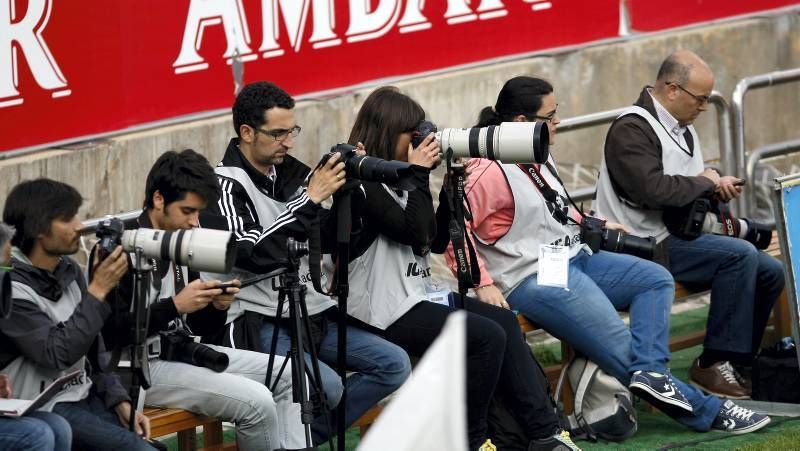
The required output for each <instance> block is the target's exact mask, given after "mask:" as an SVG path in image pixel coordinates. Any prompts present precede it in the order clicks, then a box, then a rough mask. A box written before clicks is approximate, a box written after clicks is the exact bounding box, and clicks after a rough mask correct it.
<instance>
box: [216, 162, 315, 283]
mask: <svg viewBox="0 0 800 451" xmlns="http://www.w3.org/2000/svg"><path fill="white" fill-rule="evenodd" d="M218 181H219V185H220V191H221V195H220V198H219V201H217V203H216V204H215V205H213V206H210V207H209V210H211V211H210V213H216V214H217V215H218V216H219V217H221V218H222V223H224V224H225V226H224V227H225V228H227V230H229V231H230V232H232V233H233V235H234V237H235V239H236V242H237V259H236V266H237V267H239V268H242V269H245V270H248V271H251V272H256V273H258V272H264V271H270V270H272V269H274V268H276V267H277V266H279V265H280V264H281V262H282V261H283V260H285V254H286V240H287V239H288V238H289V237H293V238H295V239H297V240H301V241H302V240H305V239H306V238H305V237H306V230H307V229H308V227H309V224H311V223H312V221H315V220H317V214H318V210H319V207H318V206H317V205H316V204H314V203H313V202H311V199H309V197H308V193H306V192H305V190H303V191H301V193H300V194H299V195H298V196H297V197H295V198H293V199H291V200H289V201H288V202H286V204H285V206H286V209H285V210H284V211H283V212H281V214H280V215H278V217H277V218H275V220H274V221H270V222H269V223H266V221H264V220H263V219H261V218H259V217H258V214H257V212H256V211H255V205H254V203H253V200H252V199H250V198H249V196H248V194H247V191H245V189H244V188H243V187H241V185H239V183H238V182H237V181H235V180H232V179H230V178H227V177H223V176H219V177H218ZM220 225H221V224H220Z"/></svg>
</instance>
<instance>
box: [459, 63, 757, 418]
mask: <svg viewBox="0 0 800 451" xmlns="http://www.w3.org/2000/svg"><path fill="white" fill-rule="evenodd" d="M557 107H558V103H557V99H556V96H555V93H554V91H553V87H552V85H550V83H548V82H547V81H545V80H542V79H540V78H533V77H524V76H522V77H516V78H512V79H511V80H508V81H507V82H506V83H505V85H504V86H503V88H502V89H501V91H500V93H499V95H498V97H497V102H496V104H495V106H494V107H486V108H484V109H483V110H482V111H481V114H480V119H479V123H478V126H479V127H484V126H488V125H498V124H500V123H501V122H509V121H515V122H527V121H534V120H540V121H545V122H546V123H547V125H548V129H549V132H550V143H551V144H552V143H553V142H554V138H555V134H556V125H558V123H559V118H558V113H557ZM468 167H469V168H470V170H471V174H472V175H471V177H470V178H469V180H468V182H467V186H466V194H467V200H468V201H469V205H470V207H471V211H472V221H471V223H469V224H468V227H469V228H470V229H471V230H472V233H473V236H474V237H475V241H476V247H477V249H478V253H479V260H480V266H481V270H482V271H481V274H482V278H481V282H480V284H479V286H478V288H476V289H475V293H476V294H477V296H478V297H479V298H480V299H481V300H482V301H483V302H485V303H487V304H492V305H496V306H501V307H505V308H512V309H515V310H517V311H519V312H520V313H522V314H524V315H525V316H526V317H528V318H530V319H531V320H532V321H534V322H535V323H536V324H538V325H539V326H540V327H542V328H544V329H545V330H547V331H548V332H550V333H551V334H552V335H554V336H556V337H559V338H560V339H562V340H565V341H566V342H567V343H569V344H570V345H572V346H573V347H575V348H576V349H577V350H578V351H579V352H581V353H582V354H584V355H586V357H587V358H589V359H590V360H592V361H594V362H596V363H597V364H598V365H599V366H600V368H602V369H603V370H605V371H606V372H608V373H609V374H611V375H612V376H614V377H616V378H617V379H618V380H619V381H620V382H622V383H623V384H625V385H627V386H629V387H630V388H631V390H632V391H634V392H635V393H636V394H637V395H639V396H641V397H642V398H644V399H646V400H647V401H648V402H650V403H652V404H654V405H655V406H656V407H658V408H660V409H662V410H664V411H665V412H666V413H667V414H669V415H670V416H672V417H673V418H675V419H676V420H678V421H679V422H681V423H683V424H685V425H687V426H689V427H691V428H693V429H695V430H698V431H707V430H709V429H711V428H712V427H713V428H715V429H722V430H727V431H729V432H735V433H743V432H750V431H751V430H755V429H758V428H760V427H763V426H764V425H766V424H767V423H768V422H769V418H768V417H766V416H764V415H759V414H754V412H752V411H749V410H747V409H742V408H740V407H738V406H735V405H734V404H733V403H732V402H730V401H729V402H727V403H725V405H723V403H722V401H721V400H720V399H719V398H716V397H713V396H706V395H704V394H703V393H702V392H700V391H699V390H698V389H697V388H695V387H692V386H690V385H687V384H685V383H684V382H682V381H680V380H678V379H676V378H674V377H672V376H671V375H670V373H669V370H668V369H667V362H668V361H669V357H670V354H669V347H668V341H669V315H670V307H671V305H672V298H673V295H674V290H675V289H674V282H673V280H672V276H670V274H669V273H668V272H667V271H666V270H665V269H664V268H663V267H661V266H660V265H658V264H656V263H653V262H650V261H647V260H643V259H640V258H637V257H633V256H630V255H624V254H618V253H613V252H607V251H600V252H595V253H592V252H591V250H589V248H588V246H586V245H585V244H584V243H582V240H581V226H580V225H579V223H580V222H581V218H582V217H583V214H582V213H581V212H578V211H576V210H575V209H573V208H568V206H569V204H570V202H569V200H568V198H567V194H566V191H565V188H564V187H563V186H562V183H561V181H560V179H559V177H558V174H557V171H556V169H555V161H554V160H553V159H552V155H551V156H550V159H549V161H548V162H547V163H546V164H542V165H537V164H531V165H515V164H501V163H499V162H494V161H489V160H483V159H473V160H471V161H470V162H469V165H468ZM536 175H539V176H541V178H542V179H544V181H545V185H549V186H544V187H543V186H542V184H541V183H535V178H536V177H535V176H536ZM553 190H554V191H555V192H556V193H555V195H554V194H553V193H552V191H553ZM605 226H606V227H607V228H609V229H611V228H614V229H623V227H622V226H621V225H619V224H612V223H606V224H605ZM547 252H558V253H560V254H561V256H562V257H568V262H567V258H563V259H562V260H561V261H560V262H559V261H558V259H554V258H553V259H545V260H544V261H540V260H539V256H540V255H546V253H547ZM448 257H449V258H448V260H449V261H450V266H451V270H452V269H454V265H453V264H452V257H450V256H449V255H448ZM561 265H563V266H561ZM551 270H553V272H554V273H555V274H560V275H561V277H548V276H549V275H550V274H546V273H550V272H551ZM551 274H552V273H551ZM547 279H549V280H547ZM618 310H619V311H628V312H629V314H630V328H628V327H627V326H626V325H625V323H624V322H623V321H622V319H620V317H619V314H618V313H617V311H618ZM765 417H766V420H764V418H765ZM731 421H733V422H735V427H734V428H732V427H731V426H730V425H731V424H733V423H731ZM734 429H735V430H734Z"/></svg>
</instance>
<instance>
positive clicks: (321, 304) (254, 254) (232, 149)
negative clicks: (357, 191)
mask: <svg viewBox="0 0 800 451" xmlns="http://www.w3.org/2000/svg"><path fill="white" fill-rule="evenodd" d="M233 123H234V127H235V129H236V134H237V135H238V137H237V138H233V139H231V141H230V144H229V145H228V148H227V150H226V152H225V155H224V156H223V158H222V161H221V162H220V163H219V165H218V166H217V167H216V169H215V171H216V173H217V175H218V177H219V184H220V186H221V188H222V197H221V199H220V201H219V202H218V203H217V204H216V205H213V206H212V208H210V210H213V211H214V212H215V213H217V214H218V215H220V216H219V217H217V218H214V217H210V216H209V217H205V216H204V217H203V218H202V219H201V221H203V225H204V226H205V225H206V222H205V221H209V222H208V224H209V225H211V223H212V222H213V221H215V220H219V218H220V217H221V219H222V222H223V224H222V227H223V228H226V229H228V230H230V231H231V232H233V233H234V236H235V238H236V242H237V245H238V255H237V258H236V271H237V273H238V274H243V277H249V276H251V275H253V274H265V273H268V272H270V271H272V270H274V269H276V268H281V267H286V265H287V263H288V262H287V245H286V243H287V239H288V238H289V237H292V238H295V239H297V240H299V241H305V240H306V238H307V237H308V236H309V235H310V234H312V233H313V231H314V230H315V229H316V228H319V229H320V232H321V233H323V234H325V233H328V234H331V233H335V231H336V227H335V224H336V218H335V214H333V213H332V212H331V211H330V210H327V209H324V208H322V207H321V205H320V204H321V203H322V202H323V201H324V200H326V199H328V198H329V197H330V196H331V195H332V194H333V193H334V192H336V191H337V190H339V189H340V188H341V187H342V186H343V185H344V183H345V181H346V178H345V171H344V164H343V163H342V162H341V161H340V159H339V158H340V156H339V155H334V156H332V157H331V158H329V159H328V160H327V161H326V162H325V163H324V164H322V165H321V166H320V167H319V168H317V169H316V170H315V171H314V172H313V173H312V172H311V170H310V168H309V167H307V166H306V165H304V164H303V163H302V162H300V161H299V160H297V159H295V158H294V157H292V156H290V155H288V152H289V151H290V150H291V149H292V148H293V147H294V145H295V137H296V136H297V135H298V134H299V133H300V126H298V125H297V123H296V121H295V113H294V99H292V97H291V96H289V94H287V93H286V92H285V91H283V90H282V89H280V88H279V87H277V86H275V85H273V84H271V83H267V82H257V83H253V84H249V85H247V86H245V87H244V88H243V89H242V90H241V92H240V93H239V95H238V96H237V97H236V101H235V103H234V105H233ZM320 224H321V226H320ZM323 251H326V249H324V248H323ZM300 278H301V282H302V283H304V284H305V285H306V286H307V287H308V290H307V293H306V296H305V303H306V306H307V312H308V315H309V319H310V322H311V325H312V329H313V330H312V332H311V335H312V336H311V337H305V341H307V342H309V343H311V344H312V345H313V346H315V348H316V350H317V355H318V358H319V360H320V365H319V368H320V372H321V379H322V381H321V382H322V388H323V391H324V394H325V397H326V398H327V400H328V401H329V403H328V406H327V407H328V408H330V409H333V407H334V406H336V404H337V403H338V402H339V399H340V398H341V394H342V384H341V379H340V378H339V376H338V375H337V374H336V372H335V371H334V370H333V369H332V368H331V367H330V366H328V365H335V363H336V359H337V332H338V324H337V320H336V317H337V316H338V315H337V313H336V312H337V309H336V302H335V301H334V300H332V299H330V298H329V297H327V296H325V295H322V294H320V293H318V292H317V291H315V290H314V289H313V288H312V286H311V285H312V283H311V274H310V270H309V258H308V257H303V258H302V259H301V268H300ZM276 279H277V278H273V279H270V280H264V281H262V282H259V283H257V284H255V285H252V286H250V287H246V288H243V289H242V290H241V292H240V293H239V294H238V296H237V297H236V300H235V301H234V302H233V304H232V306H231V308H230V309H229V313H228V323H229V325H228V328H229V329H228V332H229V333H226V334H225V336H224V339H225V343H226V344H229V345H232V346H235V347H237V348H245V349H251V350H256V351H262V352H273V353H275V354H277V355H286V353H287V352H288V351H289V349H290V345H291V339H290V331H291V327H290V321H289V318H288V314H287V312H286V311H284V312H281V316H282V317H281V319H280V322H278V321H276V316H277V311H276V310H277V306H278V297H279V294H278V292H277V291H275V290H274V288H273V282H275V281H276ZM324 282H325V281H324V280H323V283H324ZM284 307H287V306H286V304H284ZM284 310H286V309H284ZM276 327H277V328H278V331H279V338H278V342H277V347H276V349H272V336H273V331H274V330H275V328H276ZM346 350H347V351H346V364H347V368H348V370H349V371H353V372H354V374H351V375H350V376H348V378H347V382H346V384H347V397H346V408H345V412H346V413H345V418H344V419H342V421H344V424H345V425H346V426H349V425H350V424H352V423H353V422H355V420H356V419H358V418H359V417H360V416H361V415H362V414H363V413H364V412H366V411H367V410H368V409H369V408H370V407H372V406H373V405H375V404H376V403H378V402H379V401H380V400H381V399H383V398H384V397H386V396H387V395H389V394H391V393H393V392H394V391H395V390H396V389H397V388H398V387H400V385H402V383H403V382H404V381H405V380H406V378H407V377H408V375H409V374H410V372H411V363H410V361H409V358H408V355H407V354H406V352H405V351H403V349H401V348H400V347H398V346H396V345H394V344H392V343H390V342H388V341H386V340H384V339H382V338H380V337H378V336H377V335H374V334H372V333H370V332H367V331H366V330H364V329H362V328H359V327H356V326H354V325H350V324H348V325H347V343H346ZM306 361H307V363H308V367H309V368H311V362H310V357H309V356H308V354H306ZM326 364H327V365H326ZM333 413H334V411H333V410H331V412H330V413H329V414H328V416H332V415H333ZM325 416H326V415H321V416H319V417H317V418H316V420H315V422H314V424H313V425H312V431H313V433H314V439H315V443H319V442H320V441H324V440H326V439H327V438H328V435H329V431H330V432H333V431H335V430H336V427H335V426H332V425H328V424H326V422H325ZM334 420H336V419H335V418H334Z"/></svg>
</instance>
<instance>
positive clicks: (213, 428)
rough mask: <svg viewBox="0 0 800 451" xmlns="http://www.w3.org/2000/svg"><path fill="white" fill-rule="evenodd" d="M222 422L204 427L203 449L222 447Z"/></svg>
mask: <svg viewBox="0 0 800 451" xmlns="http://www.w3.org/2000/svg"><path fill="white" fill-rule="evenodd" d="M222 440H223V437H222V422H220V421H216V422H214V423H208V424H205V425H203V447H204V448H209V447H212V446H218V445H222Z"/></svg>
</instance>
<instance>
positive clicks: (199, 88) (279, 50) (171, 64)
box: [0, 0, 792, 152]
mask: <svg viewBox="0 0 800 451" xmlns="http://www.w3.org/2000/svg"><path fill="white" fill-rule="evenodd" d="M627 3H628V4H629V8H630V12H631V14H632V22H633V24H634V28H635V29H639V30H645V29H650V28H649V27H656V28H658V27H671V26H675V25H678V24H681V23H691V22H695V21H698V20H707V19H708V18H716V17H719V16H720V15H728V14H739V13H741V12H743V11H742V8H745V9H746V10H747V11H750V10H754V9H765V8H769V7H774V6H775V5H782V4H788V3H792V2H785V1H784V2H781V1H779V0H761V1H759V2H746V1H743V0H736V1H734V0H727V1H726V0H675V1H674V2H673V3H671V4H670V7H669V8H661V9H659V10H658V12H657V13H655V12H654V11H655V8H656V5H657V2H650V1H648V0H627ZM695 3H698V4H700V3H702V4H703V5H706V6H704V7H703V8H700V7H692V6H693V5H694V4H695ZM682 4H685V5H686V7H684V6H681V5H682ZM710 5H713V6H710ZM742 5H745V6H742ZM752 5H758V6H752ZM619 8H620V2H619V0H595V1H592V2H586V1H583V0H549V1H548V0H438V1H425V0H169V1H163V0H118V1H102V0H84V1H82V2H66V1H62V2H56V1H55V0H0V124H2V125H0V131H1V132H2V133H0V152H2V151H7V150H14V149H20V148H28V147H32V146H42V145H45V144H50V143H60V142H65V141H68V140H71V139H76V138H80V137H85V136H92V135H98V134H103V133H108V132H113V131H119V130H125V129H128V128H131V127H134V126H138V125H142V124H148V123H153V122H157V121H161V120H165V119H170V118H177V117H181V116H186V115H190V114H194V113H200V112H204V111H213V110H218V109H222V108H228V107H230V105H231V104H232V102H233V97H234V91H235V88H236V86H237V84H240V83H248V82H252V81H256V80H270V81H273V82H275V83H277V84H278V85H280V86H282V87H283V88H285V89H286V90H287V91H289V92H290V93H292V94H293V95H300V94H305V93H313V92H319V91H325V90H331V89H337V88H346V87H348V86H353V85H356V84H359V83H362V82H365V81H369V80H377V79H381V78H386V77H396V76H403V75H410V74H415V73H420V72H425V71H431V70H436V69H443V68H448V67H453V66H457V65H462V64H469V63H475V62H480V61H484V60H487V59H491V58H497V57H503V56H508V55H514V54H520V53H526V52H532V51H536V50H540V49H545V48H554V47H560V46H566V45H572V44H580V43H585V42H590V41H595V40H599V39H604V38H610V37H614V36H616V35H617V33H618V28H619V16H620V12H619ZM706 9H713V10H714V14H712V15H711V16H713V17H711V16H708V14H707V13H706V12H705V11H706ZM673 11H674V14H675V16H674V17H673V15H672V14H673ZM687 11H688V12H687ZM684 13H685V14H684ZM656 19H658V20H656Z"/></svg>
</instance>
